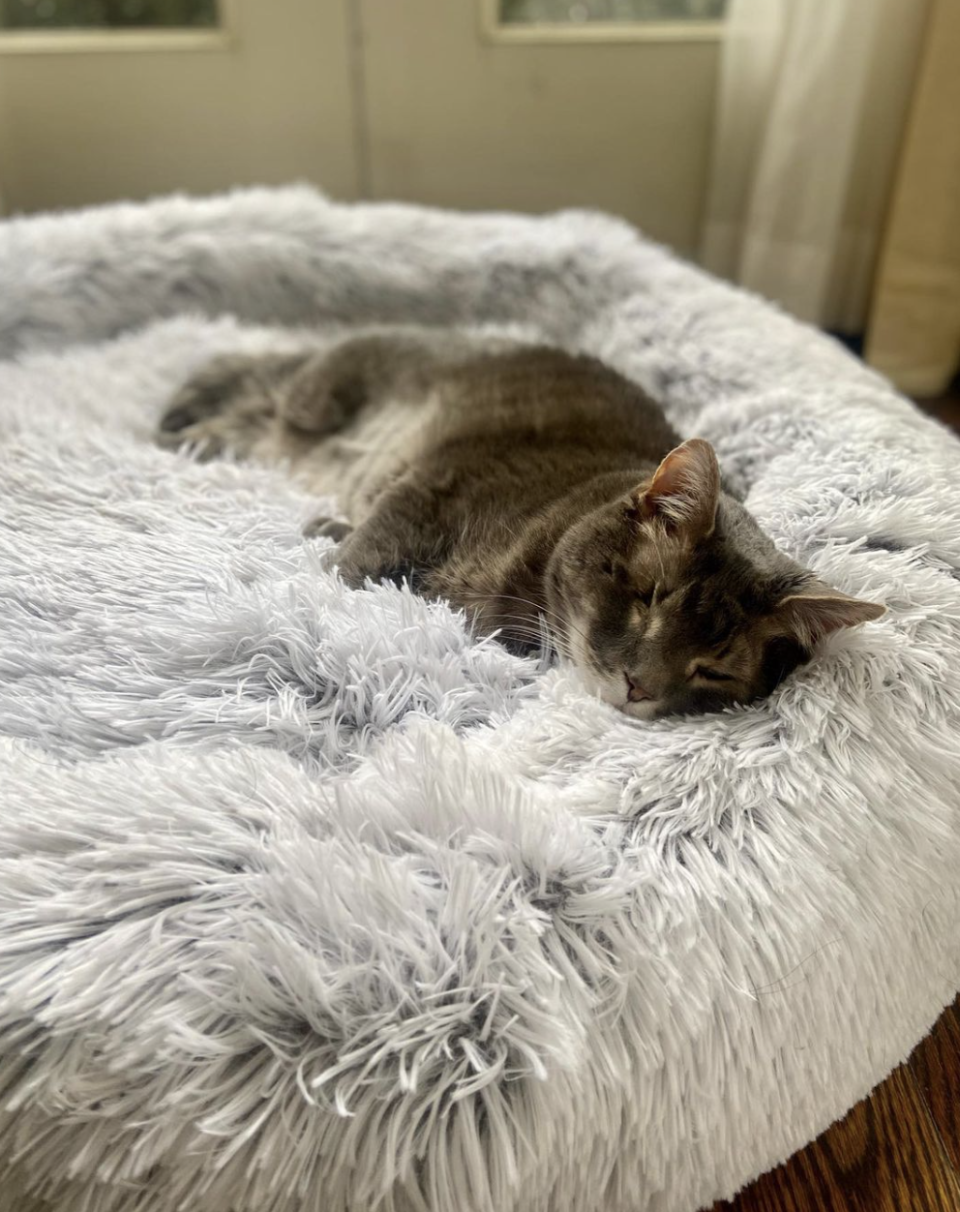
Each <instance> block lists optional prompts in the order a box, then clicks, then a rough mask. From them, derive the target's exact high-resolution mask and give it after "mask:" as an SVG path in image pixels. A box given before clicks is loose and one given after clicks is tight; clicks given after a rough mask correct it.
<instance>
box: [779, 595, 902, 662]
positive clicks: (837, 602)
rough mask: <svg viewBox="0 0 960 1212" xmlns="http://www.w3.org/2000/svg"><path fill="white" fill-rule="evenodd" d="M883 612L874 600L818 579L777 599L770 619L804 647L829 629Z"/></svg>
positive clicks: (865, 619) (811, 644)
mask: <svg viewBox="0 0 960 1212" xmlns="http://www.w3.org/2000/svg"><path fill="white" fill-rule="evenodd" d="M884 613H886V607H885V606H880V605H879V604H878V603H877V602H864V601H863V600H862V599H860V598H851V597H847V595H846V594H845V593H840V591H839V590H837V589H831V588H830V586H829V585H825V584H824V583H823V582H822V581H811V582H810V584H809V585H805V586H804V587H803V588H802V589H798V590H797V591H796V592H794V593H789V594H787V596H786V597H785V598H782V599H781V600H780V602H779V603H778V605H777V608H776V610H775V611H774V615H773V620H774V623H775V626H776V628H777V630H778V631H779V632H781V633H782V634H786V635H792V636H793V637H794V638H795V639H796V640H797V641H798V642H799V643H800V644H801V645H802V646H803V647H804V648H813V647H814V645H815V644H816V643H817V641H818V640H822V639H823V638H824V636H828V635H830V634H831V632H834V631H840V630H841V628H843V627H856V626H858V625H859V624H860V623H869V622H870V621H871V620H872V619H879V618H880V616H881V615H882V614H884Z"/></svg>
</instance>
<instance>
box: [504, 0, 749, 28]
mask: <svg viewBox="0 0 960 1212" xmlns="http://www.w3.org/2000/svg"><path fill="white" fill-rule="evenodd" d="M499 4H500V20H501V22H504V23H506V24H509V25H532V24H536V25H555V24H563V25H578V24H582V23H584V22H587V21H609V22H616V23H618V24H625V23H629V22H632V21H721V20H722V19H723V15H724V11H725V10H726V7H727V0H499Z"/></svg>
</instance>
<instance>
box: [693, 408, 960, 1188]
mask: <svg viewBox="0 0 960 1212" xmlns="http://www.w3.org/2000/svg"><path fill="white" fill-rule="evenodd" d="M919 403H920V406H921V408H923V409H924V411H925V412H929V413H930V414H931V415H932V416H935V417H937V418H938V420H940V421H943V422H945V423H946V424H947V425H950V426H952V427H953V428H954V429H956V430H957V432H958V433H960V390H957V391H953V392H951V393H950V394H948V395H945V396H941V397H940V398H939V399H937V400H929V401H919ZM712 1212H960V998H958V999H957V1001H956V1002H954V1004H953V1005H952V1006H951V1007H950V1008H949V1009H948V1010H946V1011H945V1012H944V1014H943V1016H942V1017H941V1019H940V1021H939V1022H938V1023H937V1025H936V1027H935V1028H934V1030H933V1032H932V1033H931V1034H930V1035H928V1036H927V1038H926V1039H925V1040H924V1041H923V1042H922V1043H921V1044H920V1045H919V1046H918V1047H917V1049H916V1051H915V1052H914V1053H913V1055H912V1056H911V1057H910V1059H909V1060H908V1061H907V1063H906V1064H905V1065H901V1066H900V1068H899V1069H897V1070H896V1071H895V1072H894V1073H892V1074H891V1075H890V1077H888V1078H887V1080H886V1081H885V1082H884V1083H883V1085H882V1086H878V1087H877V1089H876V1090H874V1092H873V1094H872V1095H871V1096H870V1097H869V1098H868V1099H865V1100H864V1101H863V1102H862V1103H858V1104H857V1105H856V1106H855V1107H854V1108H853V1110H852V1111H851V1112H850V1114H849V1115H848V1116H847V1117H846V1118H845V1119H843V1120H840V1121H839V1123H836V1124H834V1125H833V1127H832V1128H829V1129H828V1130H827V1131H826V1132H824V1134H823V1135H822V1136H820V1137H818V1138H817V1139H816V1140H815V1141H814V1142H813V1143H812V1144H810V1145H807V1147H806V1148H805V1149H802V1150H801V1151H800V1152H799V1153H797V1154H795V1155H794V1156H793V1157H792V1158H791V1159H790V1160H789V1161H788V1162H786V1163H785V1164H784V1165H782V1166H780V1167H779V1168H778V1169H776V1170H771V1171H770V1173H769V1174H764V1175H763V1177H762V1178H759V1179H757V1181H756V1182H755V1183H753V1184H751V1186H749V1187H746V1188H745V1189H744V1190H743V1191H741V1192H740V1194H739V1196H738V1197H737V1198H736V1199H735V1200H734V1201H733V1202H732V1203H719V1204H716V1205H714V1208H713V1210H712Z"/></svg>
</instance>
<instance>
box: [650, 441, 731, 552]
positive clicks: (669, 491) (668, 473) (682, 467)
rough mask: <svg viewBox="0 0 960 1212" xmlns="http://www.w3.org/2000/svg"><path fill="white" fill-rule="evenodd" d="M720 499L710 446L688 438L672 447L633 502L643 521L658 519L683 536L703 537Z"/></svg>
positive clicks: (709, 530) (713, 454) (715, 467)
mask: <svg viewBox="0 0 960 1212" xmlns="http://www.w3.org/2000/svg"><path fill="white" fill-rule="evenodd" d="M719 500H720V467H719V465H718V463H717V456H716V454H715V453H714V450H713V447H712V446H711V445H710V443H709V442H706V441H704V439H703V438H690V439H689V441H686V442H684V443H683V444H682V445H680V446H677V447H675V448H674V449H673V450H671V451H670V453H669V454H668V455H667V457H666V458H665V459H664V460H663V462H662V463H661V464H660V466H659V467H658V468H657V470H656V471H655V472H654V475H653V479H652V480H651V481H650V483H649V484H648V485H647V486H646V487H641V488H639V489H638V490H637V492H636V494H635V496H634V505H635V508H636V511H637V514H638V515H639V517H640V518H641V519H642V520H644V521H649V520H651V519H654V518H656V519H658V520H659V521H661V522H662V523H663V525H664V526H665V527H666V529H667V530H668V531H669V532H671V533H674V534H678V535H680V536H682V537H683V538H686V539H690V540H696V539H705V538H706V537H707V536H708V535H709V534H710V533H711V532H712V531H713V528H714V525H715V524H716V519H717V504H718V502H719Z"/></svg>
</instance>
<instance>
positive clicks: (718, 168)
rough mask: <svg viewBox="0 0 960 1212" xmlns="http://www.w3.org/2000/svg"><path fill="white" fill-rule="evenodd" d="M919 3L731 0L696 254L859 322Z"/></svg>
mask: <svg viewBox="0 0 960 1212" xmlns="http://www.w3.org/2000/svg"><path fill="white" fill-rule="evenodd" d="M926 9H927V0H731V4H730V10H729V14H728V22H727V34H726V39H725V43H724V48H723V57H722V63H721V74H720V96H719V103H718V113H717V127H716V132H715V139H714V151H713V162H712V167H711V177H710V183H709V191H708V198H707V206H706V216H705V222H704V228H703V241H702V247H701V260H702V262H703V264H704V265H705V266H706V268H707V269H710V270H712V271H713V272H714V273H717V274H720V275H721V276H723V277H726V278H730V279H732V280H733V281H736V282H740V283H742V284H743V285H744V286H746V287H748V288H749V289H751V290H756V291H758V292H759V293H760V294H763V295H766V296H767V297H768V298H771V299H775V300H776V301H778V302H779V303H781V304H782V305H783V306H784V307H785V308H786V309H787V310H788V311H791V312H793V314H794V315H796V316H799V317H800V318H801V319H803V320H809V321H811V322H813V323H816V324H820V325H822V326H823V327H826V328H832V329H839V330H840V331H846V332H858V331H862V330H863V327H864V322H865V319H866V313H867V308H868V302H869V294H870V284H871V279H872V275H873V269H874V264H875V261H876V255H877V248H878V242H879V236H880V231H881V227H882V224H883V220H884V215H885V211H886V206H887V201H888V196H889V191H890V184H891V181H892V178H893V172H894V168H895V164H896V158H897V150H898V147H899V144H900V138H901V134H902V131H903V125H904V119H905V116H906V112H907V108H908V104H909V98H910V92H911V87H912V82H913V77H914V72H915V69H916V63H917V58H918V52H919V48H920V44H921V38H922V33H923V26H924V20H925V15H926Z"/></svg>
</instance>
